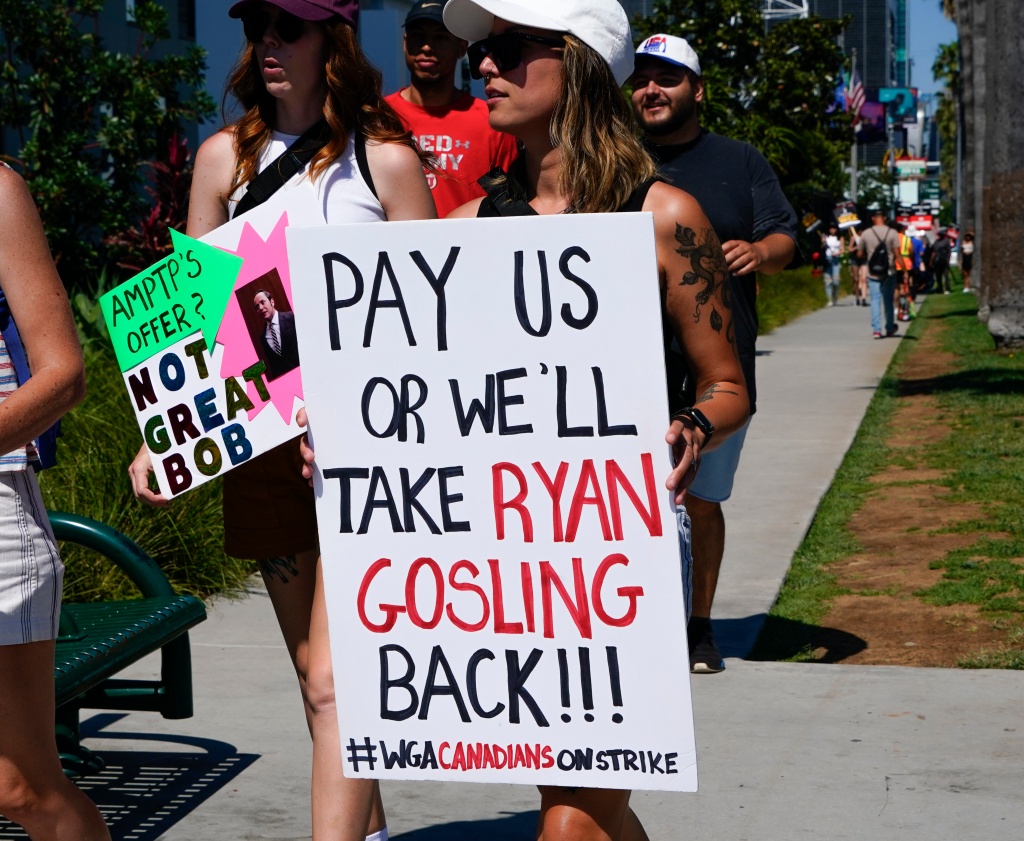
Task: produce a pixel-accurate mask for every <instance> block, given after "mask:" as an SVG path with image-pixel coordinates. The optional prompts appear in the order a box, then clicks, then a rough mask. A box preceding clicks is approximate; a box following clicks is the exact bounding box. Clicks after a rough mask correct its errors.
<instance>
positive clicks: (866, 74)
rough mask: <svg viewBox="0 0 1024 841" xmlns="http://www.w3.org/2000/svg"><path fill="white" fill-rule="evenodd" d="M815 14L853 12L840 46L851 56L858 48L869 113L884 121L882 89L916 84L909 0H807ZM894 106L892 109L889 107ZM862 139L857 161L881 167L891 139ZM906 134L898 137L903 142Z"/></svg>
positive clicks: (834, 15) (826, 15)
mask: <svg viewBox="0 0 1024 841" xmlns="http://www.w3.org/2000/svg"><path fill="white" fill-rule="evenodd" d="M808 7H809V11H810V13H811V14H812V15H817V16H818V17H823V18H836V19H837V18H842V17H845V16H846V15H850V16H851V17H852V21H851V22H850V25H849V26H848V27H847V28H846V31H845V32H844V33H843V35H842V36H841V44H840V45H841V46H842V48H843V50H844V51H845V52H846V54H847V55H850V56H852V55H854V51H856V57H857V72H858V73H859V74H860V78H861V81H862V82H863V84H864V87H865V89H866V90H867V92H868V101H867V103H866V105H865V116H866V117H869V118H870V117H871V115H875V117H876V118H877V119H880V120H882V121H883V123H882V125H883V132H884V133H887V132H888V126H885V123H884V120H885V117H886V110H887V109H886V107H885V106H884V105H883V104H882V103H880V102H879V97H878V91H879V90H880V89H882V88H910V87H911V86H912V81H913V80H912V78H911V63H910V58H909V55H910V53H909V50H908V47H909V37H910V31H909V21H908V18H907V0H808ZM890 110H891V109H890ZM867 136H868V137H869V138H871V139H868V141H867V142H862V143H860V144H859V148H858V164H859V165H860V166H878V165H879V164H880V163H881V162H882V160H883V158H884V157H885V152H886V149H888V148H889V140H888V139H887V138H881V137H877V136H874V137H871V135H870V134H868V135H867ZM902 139H903V138H902V134H900V136H899V137H898V142H900V143H901V142H902Z"/></svg>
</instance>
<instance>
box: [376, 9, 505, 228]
mask: <svg viewBox="0 0 1024 841" xmlns="http://www.w3.org/2000/svg"><path fill="white" fill-rule="evenodd" d="M445 2H447V0H418V2H416V3H414V4H413V6H412V8H411V9H410V10H409V14H407V15H406V16H405V34H404V35H403V36H402V45H403V47H404V50H405V63H406V66H407V67H408V68H409V86H408V87H405V88H402V89H401V90H400V91H396V92H395V93H393V94H391V95H390V96H387V97H385V99H386V100H387V103H388V105H390V106H391V107H392V108H394V109H395V111H396V112H397V113H398V116H399V117H401V118H402V122H403V123H404V124H405V125H406V127H407V128H408V129H409V130H410V131H411V132H412V136H413V139H414V140H415V141H416V143H417V144H418V145H419V147H420V149H422V150H423V151H424V152H429V153H430V154H431V155H433V156H434V162H435V167H436V171H435V172H428V173H427V183H428V184H429V185H430V194H431V196H432V197H433V199H434V204H435V205H436V207H437V218H438V219H444V217H445V216H447V215H448V214H449V213H451V212H452V211H453V210H454V209H455V208H456V207H459V206H460V205H463V204H465V203H466V202H468V201H469V200H470V199H472V198H476V197H477V196H482V195H483V194H484V191H483V188H482V187H480V185H479V184H477V180H478V179H479V178H481V177H482V176H484V175H486V174H487V173H488V172H490V171H491V170H492V169H493V168H494V167H496V166H500V167H502V168H503V169H506V168H508V166H509V165H510V164H511V163H512V161H513V160H514V159H515V156H516V141H515V138H514V137H511V136H510V135H507V134H503V133H502V132H500V131H495V130H494V129H492V128H491V126H490V124H489V123H488V122H487V105H486V104H484V102H483V100H481V99H477V98H475V97H473V96H471V95H470V94H469V93H467V92H465V91H462V90H459V88H457V87H455V69H456V67H457V66H458V63H459V59H461V58H462V57H463V56H464V55H465V54H466V46H467V44H466V42H465V41H464V40H462V39H461V38H456V37H455V36H454V35H452V33H451V32H449V31H448V30H447V29H446V28H445V25H444V19H443V18H442V12H443V11H444V4H445Z"/></svg>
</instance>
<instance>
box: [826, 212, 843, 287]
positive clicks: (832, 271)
mask: <svg viewBox="0 0 1024 841" xmlns="http://www.w3.org/2000/svg"><path fill="white" fill-rule="evenodd" d="M821 244H822V247H823V248H824V249H825V271H824V273H823V274H822V276H821V277H822V281H823V282H824V283H825V301H826V302H827V306H830V307H834V306H835V305H836V304H838V303H839V282H840V279H841V277H842V274H841V272H842V267H843V241H842V240H841V239H840V238H839V226H838V225H837V224H836V223H835V222H833V223H832V224H831V225H829V226H828V233H827V234H825V236H823V237H822V238H821Z"/></svg>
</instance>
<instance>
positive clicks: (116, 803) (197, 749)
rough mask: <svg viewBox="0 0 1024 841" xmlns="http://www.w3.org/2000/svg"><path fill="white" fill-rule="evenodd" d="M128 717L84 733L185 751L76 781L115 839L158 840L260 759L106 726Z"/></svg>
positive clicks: (116, 762)
mask: <svg viewBox="0 0 1024 841" xmlns="http://www.w3.org/2000/svg"><path fill="white" fill-rule="evenodd" d="M124 717H125V716H124V715H123V714H103V715H96V716H93V717H92V718H90V719H88V720H87V721H84V722H82V737H83V738H90V737H91V738H103V739H119V740H121V739H123V740H124V741H126V742H136V743H139V745H140V747H141V746H142V745H143V744H145V743H146V742H150V743H152V742H160V743H165V744H168V745H171V746H181V747H184V748H187V750H163V749H161V750H156V751H146V750H127V751H117V750H104V751H100V752H99V754H100V756H101V757H102V758H103V761H104V762H105V763H106V767H105V768H104V769H103V770H102V771H100V772H99V773H98V774H90V775H88V776H84V777H79V778H77V779H76V780H75V782H76V783H77V784H78V787H79V788H81V789H82V791H84V792H85V793H86V794H88V795H89V797H90V798H91V799H92V800H93V802H94V803H95V804H96V805H97V806H98V807H99V810H100V812H102V813H103V817H104V819H105V820H106V822H107V825H108V826H109V827H110V834H111V836H112V838H113V839H114V841H155V839H157V838H160V837H161V836H162V835H163V834H164V833H166V832H167V831H168V830H169V829H170V828H171V827H173V826H174V825H175V824H176V823H177V822H178V821H180V820H182V818H184V817H185V816H186V815H188V814H189V813H190V812H191V811H192V810H193V809H195V808H196V807H197V806H199V805H200V804H202V803H203V802H205V801H206V800H207V799H208V798H209V797H211V796H212V795H213V794H215V793H216V792H217V791H218V790H219V789H221V788H223V787H224V786H226V785H228V784H229V783H230V782H231V781H232V780H233V779H235V777H237V776H238V775H239V774H240V773H241V772H242V771H244V770H245V769H246V768H248V767H249V766H250V765H252V764H253V763H254V762H255V761H256V760H257V759H259V756H258V755H256V754H241V753H238V752H237V751H236V749H235V747H234V745H229V744H228V743H227V742H218V741H216V740H214V739H197V738H190V737H188V736H165V735H159V734H152V733H119V732H115V731H112V730H108V729H107V728H109V727H111V726H112V725H114V724H116V723H117V722H118V721H120V720H121V719H122V718H124ZM509 837H511V836H509ZM23 838H28V835H26V834H25V833H24V832H23V831H22V830H21V829H20V828H18V827H17V826H16V825H15V824H12V823H10V822H9V821H6V820H4V819H3V818H2V817H0V841H7V839H23Z"/></svg>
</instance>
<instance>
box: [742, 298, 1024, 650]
mask: <svg viewBox="0 0 1024 841" xmlns="http://www.w3.org/2000/svg"><path fill="white" fill-rule="evenodd" d="M936 329H942V331H943V333H942V337H941V341H942V345H943V350H945V351H948V352H949V353H952V354H954V355H955V356H956V362H955V364H954V367H953V370H952V371H950V372H948V373H944V374H942V375H939V376H937V377H934V378H932V379H929V380H924V381H920V380H916V381H902V380H901V379H900V378H899V371H900V369H901V365H902V363H903V362H904V360H905V359H906V357H907V355H908V354H910V353H911V352H912V351H913V350H914V349H915V346H916V343H917V341H918V340H920V338H921V336H922V335H923V333H924V332H925V331H931V330H936ZM914 393H917V394H921V393H924V394H928V395H930V396H932V397H933V398H934V399H935V401H936V403H937V405H938V411H939V412H940V414H941V416H942V419H943V420H944V421H945V422H946V423H947V424H948V426H949V434H948V435H947V437H946V438H945V440H943V441H941V442H939V443H937V444H932V445H927V446H924V445H923V446H921V447H918V448H913V450H912V452H911V453H909V454H908V452H907V451H906V450H905V449H904V450H901V451H894V450H893V449H891V448H889V447H887V446H886V445H885V441H886V440H887V439H888V438H889V436H890V435H891V434H892V433H893V431H894V429H893V414H894V412H895V410H896V408H897V406H898V403H899V400H900V399H901V397H902V396H904V395H908V394H914ZM1022 427H1024V356H1022V355H1021V354H1014V353H1006V354H999V353H996V352H994V345H993V341H992V339H991V337H990V336H989V334H988V331H987V329H986V328H985V326H984V325H983V324H981V323H979V321H978V319H977V315H976V301H975V299H974V297H973V296H966V295H963V294H955V295H951V296H931V297H930V298H929V299H928V301H927V302H926V303H925V305H924V307H923V310H922V313H921V316H920V317H919V318H917V319H915V320H914V321H913V322H912V323H911V325H910V329H909V330H908V332H907V338H906V339H905V340H904V341H902V342H901V343H900V348H899V349H898V350H897V353H896V355H895V357H894V359H893V361H892V363H891V364H890V366H889V369H888V370H887V372H886V374H885V376H884V377H883V379H882V381H881V383H880V385H879V387H878V389H877V391H876V393H875V396H874V398H873V399H872V401H871V403H870V405H869V406H868V409H867V412H866V414H865V418H864V421H863V422H862V424H861V427H860V430H859V431H858V433H857V435H856V437H855V439H854V441H853V444H852V445H851V447H850V449H849V451H848V452H847V454H846V456H845V458H844V459H843V462H842V464H841V465H840V467H839V470H838V471H837V473H836V476H835V479H834V481H833V483H832V485H831V487H830V488H829V490H828V492H827V493H826V494H825V496H824V498H823V499H822V501H821V504H820V506H819V508H818V511H817V513H816V514H815V517H814V520H813V522H812V524H811V526H810V528H809V530H808V533H807V535H806V537H805V539H804V541H803V543H802V544H801V546H800V548H799V549H798V550H797V552H796V554H795V555H794V557H793V562H792V566H791V568H790V571H789V573H788V575H787V577H786V580H785V582H784V584H783V587H782V590H781V591H780V594H779V597H778V599H777V601H776V603H775V605H774V606H773V608H772V610H771V612H770V615H769V617H768V620H767V622H766V624H765V627H764V630H763V631H762V633H761V635H760V637H759V639H758V641H757V643H756V645H755V647H754V650H753V651H752V653H751V655H750V657H751V659H755V660H796V661H800V660H809V659H813V654H812V652H811V650H810V646H811V640H812V639H813V637H814V636H815V634H816V633H817V632H818V630H819V627H820V624H821V621H822V620H823V618H824V617H825V616H826V614H827V613H828V611H829V609H830V607H831V604H832V602H833V600H834V599H835V598H836V597H837V596H839V595H842V594H844V593H846V592H849V591H848V590H844V589H843V588H841V587H840V586H839V585H838V584H837V582H836V578H835V576H834V575H833V573H832V572H831V570H830V567H831V565H833V564H835V563H836V562H838V561H841V560H844V559H846V558H848V557H850V555H852V554H853V553H855V552H856V551H858V549H859V548H860V547H859V546H858V544H857V540H856V538H855V536H854V535H853V534H852V533H851V532H850V531H849V528H848V524H849V522H850V519H851V517H852V516H853V514H854V513H855V512H856V511H857V510H858V509H859V508H860V507H861V505H862V504H863V502H864V500H865V498H866V497H867V495H868V494H870V493H872V492H875V491H877V488H876V487H874V486H872V484H871V483H870V481H869V480H870V479H871V477H872V476H874V475H877V474H878V473H880V472H882V471H883V470H885V469H886V468H887V467H889V466H892V465H899V466H903V467H908V466H909V467H913V466H915V465H917V466H921V467H926V468H935V469H940V470H942V471H944V473H945V478H944V479H942V480H941V481H940V484H943V485H944V486H945V487H946V488H947V489H948V496H947V497H946V498H947V499H948V501H949V502H950V503H970V504H973V505H975V506H976V507H977V508H978V511H979V512H980V513H979V516H978V517H977V518H973V519H971V520H970V521H968V522H958V523H956V524H943V523H938V524H936V523H933V522H922V523H919V524H917V526H912V527H911V528H910V529H909V530H908V531H909V532H911V533H910V534H908V537H907V539H908V540H911V539H913V536H912V532H913V531H914V530H917V529H920V530H932V529H938V530H940V531H950V532H956V533H961V534H967V535H971V536H973V537H974V538H975V540H974V542H973V543H972V544H971V545H970V546H968V547H967V548H966V549H959V550H955V551H952V552H950V553H948V554H947V555H946V557H945V558H942V559H940V560H938V561H936V562H935V563H933V564H932V567H933V568H935V569H941V570H943V577H942V579H941V580H940V581H939V582H938V583H937V584H936V585H935V586H934V587H930V588H927V589H925V590H921V591H919V592H918V593H916V594H915V595H916V596H917V597H919V598H921V599H922V600H923V601H924V602H926V603H928V604H935V605H955V604H963V605H975V606H977V607H978V608H979V609H980V610H981V611H982V613H983V615H984V616H985V617H986V618H987V619H989V620H990V621H992V622H993V623H994V624H995V625H996V627H1003V628H1005V629H1006V630H1007V634H1008V642H1007V645H1006V647H1005V649H1003V650H1000V651H996V652H986V653H984V654H983V655H981V656H979V657H973V658H970V657H969V658H965V659H964V660H962V661H961V662H960V663H959V664H958V665H961V666H963V667H966V668H1024V656H1022V654H1021V650H1020V649H1021V646H1020V644H1019V643H1020V641H1021V636H1020V632H1019V629H1020V628H1021V627H1024V435H1022V434H1021V433H1022ZM861 595H870V594H868V593H861Z"/></svg>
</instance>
